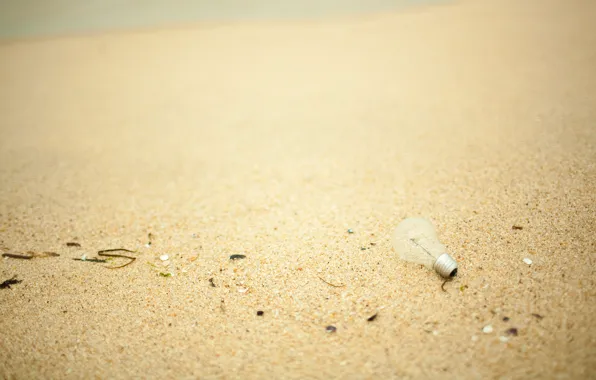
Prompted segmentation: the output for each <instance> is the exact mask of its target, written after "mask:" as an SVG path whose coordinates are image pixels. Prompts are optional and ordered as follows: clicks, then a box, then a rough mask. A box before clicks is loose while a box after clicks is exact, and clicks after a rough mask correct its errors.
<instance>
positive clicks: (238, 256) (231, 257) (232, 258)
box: [230, 255, 246, 260]
mask: <svg viewBox="0 0 596 380" xmlns="http://www.w3.org/2000/svg"><path fill="white" fill-rule="evenodd" d="M244 258H246V255H232V256H230V260H240V259H244Z"/></svg>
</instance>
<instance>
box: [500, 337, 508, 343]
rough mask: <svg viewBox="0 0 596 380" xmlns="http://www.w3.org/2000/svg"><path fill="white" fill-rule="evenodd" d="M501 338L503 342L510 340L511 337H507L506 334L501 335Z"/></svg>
mask: <svg viewBox="0 0 596 380" xmlns="http://www.w3.org/2000/svg"><path fill="white" fill-rule="evenodd" d="M499 340H500V341H501V342H503V343H506V342H507V341H509V338H507V337H506V336H500V337H499Z"/></svg>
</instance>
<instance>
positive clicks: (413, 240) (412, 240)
mask: <svg viewBox="0 0 596 380" xmlns="http://www.w3.org/2000/svg"><path fill="white" fill-rule="evenodd" d="M410 241H411V242H412V243H414V244H416V245H417V246H418V247H420V248H421V249H422V250H423V251H424V252H426V253H427V254H428V255H429V256H430V257H433V255H432V254H431V253H430V252H429V251H427V250H426V248H424V247H423V246H421V245H420V244H418V242H417V241H416V239H410ZM433 258H434V257H433Z"/></svg>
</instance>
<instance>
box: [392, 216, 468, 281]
mask: <svg viewBox="0 0 596 380" xmlns="http://www.w3.org/2000/svg"><path fill="white" fill-rule="evenodd" d="M392 244H393V249H395V251H396V252H397V253H398V254H399V257H400V258H401V259H402V260H405V261H409V262H413V263H417V264H422V265H424V266H425V267H427V268H429V269H434V270H436V271H437V272H438V273H439V274H440V275H441V276H443V277H445V278H448V277H453V276H455V275H456V274H457V263H456V262H455V260H453V258H452V257H451V256H449V254H447V250H446V249H445V246H444V245H443V244H441V242H440V241H439V238H438V237H437V233H436V231H435V228H434V227H433V225H432V223H431V222H430V221H428V220H426V219H424V218H408V219H405V220H403V221H402V222H401V223H400V224H399V225H398V226H397V228H396V229H395V232H394V233H393V238H392Z"/></svg>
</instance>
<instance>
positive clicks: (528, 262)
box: [524, 257, 532, 265]
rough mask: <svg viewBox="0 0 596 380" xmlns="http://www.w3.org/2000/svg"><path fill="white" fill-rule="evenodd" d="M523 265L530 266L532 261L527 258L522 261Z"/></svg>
mask: <svg viewBox="0 0 596 380" xmlns="http://www.w3.org/2000/svg"><path fill="white" fill-rule="evenodd" d="M524 263H526V264H528V265H532V260H530V259H528V258H527V257H526V258H525V259H524Z"/></svg>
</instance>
